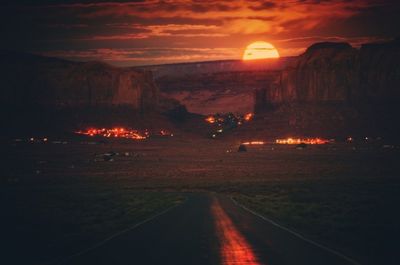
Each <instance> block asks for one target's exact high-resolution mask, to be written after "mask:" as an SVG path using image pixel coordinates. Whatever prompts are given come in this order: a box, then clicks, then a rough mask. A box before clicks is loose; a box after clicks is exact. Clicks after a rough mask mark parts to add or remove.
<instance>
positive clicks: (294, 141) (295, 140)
mask: <svg viewBox="0 0 400 265" xmlns="http://www.w3.org/2000/svg"><path fill="white" fill-rule="evenodd" d="M330 142H331V141H330V140H327V139H322V138H303V139H302V138H291V137H289V138H286V139H276V140H275V143H277V144H301V143H304V144H327V143H330Z"/></svg>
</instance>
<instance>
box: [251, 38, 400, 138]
mask: <svg viewBox="0 0 400 265" xmlns="http://www.w3.org/2000/svg"><path fill="white" fill-rule="evenodd" d="M399 61H400V43H399V41H392V42H389V43H382V44H366V45H363V46H362V47H361V48H360V49H354V48H352V47H351V46H350V45H348V44H345V43H318V44H314V45H312V46H311V47H310V48H308V49H307V51H306V52H305V53H304V54H302V55H301V56H299V57H298V58H297V59H296V60H295V61H294V62H293V63H292V64H291V65H290V66H288V67H287V68H286V69H284V70H282V71H280V72H279V74H278V76H279V77H278V78H277V79H275V80H273V82H270V83H265V84H264V87H263V88H260V89H257V90H256V91H255V93H254V101H255V104H254V107H255V112H256V113H259V114H263V115H264V116H265V117H264V118H263V119H264V121H265V125H266V126H268V127H269V129H270V130H271V129H272V128H273V127H274V128H276V129H277V130H281V129H284V131H286V132H292V133H293V132H297V133H298V134H307V133H313V134H317V135H322V134H326V133H332V134H333V135H334V134H336V135H339V134H344V135H345V134H347V133H354V134H356V133H357V134H364V136H365V134H368V133H370V134H372V135H384V134H392V135H395V134H396V133H397V132H400V126H399V125H398V121H397V120H398V117H397V114H398V113H399V111H400V107H399V106H400V105H399V103H400V90H399V88H400V64H399ZM271 106H273V107H274V109H275V111H271V109H272V108H271ZM277 117H279V118H277ZM278 123H279V124H278ZM274 124H275V125H276V126H275V125H274ZM277 124H278V125H277Z"/></svg>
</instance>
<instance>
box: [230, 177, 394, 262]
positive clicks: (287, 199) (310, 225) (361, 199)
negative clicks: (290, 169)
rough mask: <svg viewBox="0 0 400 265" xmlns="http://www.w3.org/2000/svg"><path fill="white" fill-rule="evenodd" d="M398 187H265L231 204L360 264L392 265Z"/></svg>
mask: <svg viewBox="0 0 400 265" xmlns="http://www.w3.org/2000/svg"><path fill="white" fill-rule="evenodd" d="M399 189H400V181H399V180H397V179H392V180H391V181H389V180H388V179H386V180H369V181H368V180H367V181H360V180H358V181H356V182H351V181H346V182H344V181H332V180H331V181H306V182H288V183H284V184H280V185H269V186H268V187H264V190H263V191H257V192H255V193H254V192H247V193H245V194H237V195H235V196H234V198H235V199H236V200H237V201H238V202H240V203H241V204H243V205H245V206H247V207H248V208H250V209H253V210H254V211H256V212H258V213H260V214H262V215H264V216H266V217H268V218H271V219H273V220H275V221H278V222H279V223H281V224H284V225H285V226H287V227H290V228H291V229H294V230H296V231H298V232H300V233H302V234H304V235H306V236H307V237H309V238H311V239H314V240H316V241H319V242H322V243H324V244H327V245H329V246H331V247H333V248H335V249H338V250H340V251H341V252H343V253H345V254H347V255H350V256H353V257H355V258H356V259H358V260H360V261H362V262H363V264H396V262H397V261H396V260H395V259H394V256H395V253H396V247H397V243H396V242H397V239H398V236H400V233H399V223H400V213H399V212H398V211H397V210H396V209H397V208H398V205H399V204H400V196H399V195H398V191H399Z"/></svg>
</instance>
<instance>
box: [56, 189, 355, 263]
mask: <svg viewBox="0 0 400 265" xmlns="http://www.w3.org/2000/svg"><path fill="white" fill-rule="evenodd" d="M61 264H74V265H80V264H82V265H83V264H85V265H89V264H96V265H101V264H108V265H111V264H113V265H118V264H131V265H132V264H140V265H141V264H143V265H147V264H174V265H177V264H185V265H190V264H199V265H200V264H201V265H207V264H224V265H234V264H253V265H256V264H268V265H279V264H293V265H303V264H304V265H334V264H335V265H337V264H344V265H347V264H354V263H352V262H351V261H349V260H346V259H345V258H343V257H341V256H339V255H337V254H335V253H332V252H331V251H329V250H327V249H324V248H321V247H319V246H317V245H315V244H313V243H310V242H307V241H305V240H303V239H301V238H299V237H298V236H296V235H294V234H292V233H291V232H288V231H286V230H284V229H282V228H280V227H278V226H276V225H274V224H272V223H270V222H268V221H266V220H264V219H262V218H260V217H258V216H256V215H254V214H252V213H250V212H249V211H247V210H245V209H243V208H241V207H239V206H238V205H236V204H235V203H234V202H233V201H232V200H231V199H230V198H227V197H223V196H217V195H210V194H195V195H189V196H188V199H187V200H186V202H185V203H183V204H181V205H179V206H177V207H175V208H173V209H171V210H169V211H167V212H166V213H164V214H162V215H160V216H158V217H156V218H154V219H151V220H149V221H148V222H146V223H144V224H142V225H140V226H138V227H136V228H134V229H132V230H129V231H127V232H124V233H122V234H120V235H118V236H116V237H114V238H113V239H111V240H109V241H107V242H105V243H104V244H102V245H100V246H98V247H96V248H94V249H92V250H90V251H88V252H85V253H82V254H80V255H77V256H74V257H72V258H70V259H68V260H65V261H64V262H62V263H61Z"/></svg>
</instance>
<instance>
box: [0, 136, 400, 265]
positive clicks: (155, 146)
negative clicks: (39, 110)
mask: <svg viewBox="0 0 400 265" xmlns="http://www.w3.org/2000/svg"><path fill="white" fill-rule="evenodd" d="M53 140H54V139H52V138H49V141H48V143H47V144H43V143H41V144H40V143H34V144H32V143H13V142H11V143H8V145H7V148H8V149H9V151H8V152H3V154H6V156H5V157H4V158H3V159H2V161H4V163H3V165H2V173H3V174H1V176H0V184H1V185H0V188H1V193H0V196H1V202H0V203H1V206H2V209H3V211H2V216H1V222H2V223H3V226H2V227H7V228H10V229H7V231H6V232H7V233H6V237H5V238H6V242H10V244H9V245H10V246H11V248H10V249H12V251H10V252H9V253H10V254H12V255H14V256H15V257H19V258H24V257H20V256H18V254H14V253H19V251H20V250H22V249H23V250H24V251H25V252H26V253H28V254H27V257H25V258H26V260H33V261H35V262H36V263H38V262H39V261H40V262H42V261H43V263H44V264H45V262H47V261H50V260H55V259H57V258H58V257H62V256H65V255H67V254H70V253H73V252H75V251H77V250H80V249H82V248H84V247H85V246H89V245H90V244H92V243H93V242H96V241H98V240H100V239H102V238H104V237H106V236H107V235H109V234H112V233H113V232H115V231H118V230H122V229H125V228H126V227H128V226H130V225H132V224H134V223H136V222H138V221H140V220H143V219H144V218H146V217H148V216H149V215H152V214H154V213H156V212H159V211H161V210H163V209H165V208H167V207H169V206H171V205H174V204H175V203H177V201H180V200H181V199H182V197H181V196H179V195H177V194H178V193H179V192H185V191H205V192H209V191H211V192H218V193H223V194H227V195H233V196H235V198H236V199H237V200H238V201H239V202H240V203H242V204H244V205H246V206H248V207H249V208H251V209H254V210H255V211H257V212H259V213H261V214H263V215H265V216H267V217H269V218H272V219H275V220H276V221H278V222H280V223H283V224H285V225H287V226H289V227H291V228H292V229H294V230H297V231H299V232H301V233H303V234H305V235H306V236H308V237H311V238H312V239H315V240H317V241H321V242H323V243H325V244H327V245H329V246H333V247H334V248H336V249H339V250H340V251H342V252H344V253H346V254H348V255H350V256H353V257H356V259H360V260H362V261H365V263H366V264H386V265H388V264H396V263H395V262H394V261H393V260H391V258H393V257H396V254H395V253H396V251H395V250H394V248H395V247H396V246H397V245H396V243H395V242H396V241H395V239H396V238H398V237H399V236H400V232H399V230H400V229H399V227H400V226H399V225H398V224H399V223H400V216H399V215H400V214H399V213H398V211H397V208H398V205H400V204H399V203H400V194H399V193H398V190H399V189H400V178H399V173H400V155H399V149H398V148H397V149H396V148H395V149H384V148H382V144H380V143H373V144H355V145H353V144H334V145H323V146H311V147H308V148H306V149H304V150H296V149H295V148H294V147H293V146H277V145H265V146H250V147H249V149H248V152H246V153H238V152H236V151H237V147H238V143H239V141H234V140H225V141H224V140H216V141H212V140H205V139H196V138H195V139H193V138H188V137H173V138H169V139H153V140H149V141H142V142H133V141H124V140H121V141H118V140H116V141H114V140H112V141H109V142H96V139H92V138H90V139H86V138H85V139H82V138H80V139H67V141H68V143H67V144H52V143H51V142H52V141H53ZM56 140H57V139H56ZM109 151H115V152H118V153H120V154H124V153H125V152H128V153H129V154H130V155H129V156H124V155H118V156H116V157H115V160H114V161H113V162H106V161H99V157H100V158H101V157H102V156H101V154H103V153H105V152H109ZM100 160H101V159H100ZM171 191H172V192H177V193H169V192H171ZM32 245H34V248H30V246H32ZM27 264H29V263H27Z"/></svg>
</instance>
